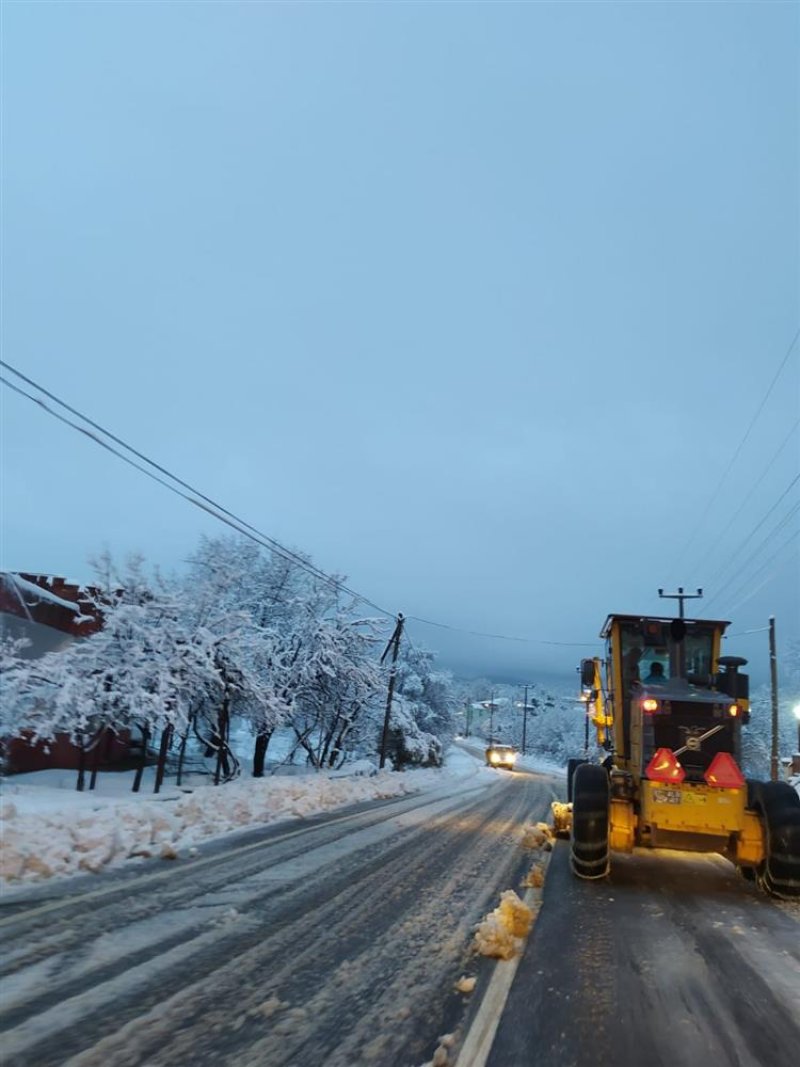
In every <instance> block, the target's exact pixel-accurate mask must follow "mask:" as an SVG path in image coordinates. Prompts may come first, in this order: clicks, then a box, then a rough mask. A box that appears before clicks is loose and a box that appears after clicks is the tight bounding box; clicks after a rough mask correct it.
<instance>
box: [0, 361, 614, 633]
mask: <svg viewBox="0 0 800 1067" xmlns="http://www.w3.org/2000/svg"><path fill="white" fill-rule="evenodd" d="M0 366H3V367H5V368H6V369H7V370H9V371H10V372H11V373H12V374H14V375H16V376H17V377H18V378H19V379H21V380H22V381H24V382H26V383H27V384H28V385H30V386H31V387H32V388H34V389H36V390H37V391H38V392H40V393H41V394H42V395H43V396H46V397H48V399H50V400H52V401H53V402H54V403H56V404H58V405H59V406H60V407H62V408H64V410H66V411H69V412H70V413H71V414H72V415H74V416H76V418H78V419H81V420H82V421H83V422H85V423H86V424H87V426H91V427H92V430H89V429H87V428H86V427H85V426H81V425H79V424H78V423H76V422H74V421H73V420H72V419H68V418H67V417H66V416H64V415H62V414H61V413H60V412H58V411H54V410H53V408H52V407H50V406H49V405H48V404H46V403H45V402H44V401H43V400H42V399H41V397H37V396H33V395H31V394H30V393H29V392H27V391H26V390H25V389H22V388H20V387H19V386H18V385H15V384H13V383H12V382H10V381H8V379H7V378H4V377H2V376H0V382H2V384H3V385H5V386H7V387H8V388H9V389H11V390H13V391H14V392H15V393H18V394H19V395H20V396H23V397H25V398H26V399H27V400H30V401H31V402H32V403H34V404H36V405H37V406H38V407H40V408H41V409H42V410H43V411H45V412H46V413H47V414H48V415H51V416H52V417H53V418H55V419H58V421H59V422H62V423H64V425H66V426H69V427H70V428H71V429H73V430H76V431H77V432H78V433H81V434H83V435H84V436H85V437H87V438H88V439H89V440H90V441H92V442H94V443H95V444H97V445H99V446H100V447H101V448H104V449H105V450H106V451H108V452H110V453H111V454H112V455H114V456H116V457H117V458H118V459H121V460H122V461H123V462H124V463H127V464H128V465H129V466H131V467H133V468H134V469H135V470H137V471H139V472H140V473H141V474H144V475H146V477H148V478H150V479H151V480H153V481H154V482H157V483H158V484H159V485H161V486H163V487H164V488H165V489H168V490H169V491H170V492H171V493H174V494H175V495H176V496H179V497H181V498H182V499H183V500H186V501H187V502H188V503H190V504H193V505H194V506H195V507H197V508H200V510H201V511H205V512H206V513H207V514H208V515H211V516H212V518H215V519H217V520H218V521H220V522H223V523H225V525H226V526H228V527H230V528H231V529H232V530H235V531H236V532H237V533H238V534H240V535H241V536H243V537H246V538H248V539H249V540H251V541H253V542H255V543H256V544H258V545H260V546H261V547H262V548H266V549H269V550H270V551H273V552H275V554H276V555H278V556H280V557H281V558H282V559H284V560H286V561H287V562H289V563H292V564H294V565H295V566H296V567H299V568H300V569H301V570H303V571H305V572H306V573H307V574H309V575H311V576H312V577H313V578H316V579H317V580H319V581H323V582H325V583H327V584H329V585H331V586H333V587H334V588H336V589H338V590H341V591H342V592H344V593H347V594H348V596H351V597H353V598H354V599H355V600H357V601H359V602H361V603H363V604H366V605H368V606H369V607H371V608H373V609H374V610H375V611H377V612H378V613H379V614H381V615H385V616H386V617H387V618H391V619H395V618H396V612H393V611H389V610H388V609H386V608H383V607H381V606H380V605H379V604H376V603H375V602H374V601H373V600H370V599H369V598H368V597H366V596H364V595H363V594H362V593H359V592H357V591H356V590H354V589H352V588H350V586H348V585H346V584H345V583H344V582H342V581H340V580H339V579H336V578H334V577H332V576H331V575H329V574H327V573H326V572H325V571H323V570H321V569H320V568H319V567H316V566H315V565H314V564H312V563H310V562H309V561H308V560H306V559H304V558H303V557H302V556H300V555H298V554H297V553H296V552H292V550H291V549H289V548H287V547H286V546H285V545H283V544H281V542H280V541H277V540H276V539H275V538H273V537H270V536H269V535H268V534H265V533H262V532H261V531H260V530H258V529H257V528H256V527H254V526H252V525H251V524H250V523H248V522H245V520H243V519H240V518H239V517H238V516H237V515H236V514H234V513H233V512H232V511H229V510H228V509H227V508H225V507H223V506H222V505H221V504H218V503H217V502H216V501H214V500H213V499H212V498H211V497H209V496H206V494H205V493H202V492H200V490H198V489H196V488H194V486H192V485H190V484H189V483H188V482H186V481H184V480H183V479H182V478H179V477H178V476H177V475H175V474H173V473H172V472H171V471H170V470H168V469H167V468H166V467H164V466H162V465H161V464H159V463H157V462H156V461H155V460H152V459H150V458H149V457H148V456H146V455H145V454H144V453H142V452H140V451H139V450H138V449H136V448H134V447H133V446H132V445H129V444H128V443H127V442H126V441H124V440H123V439H122V438H121V437H118V436H117V435H116V434H113V433H111V431H109V430H106V429H105V428H104V427H103V426H101V425H100V424H99V423H97V422H95V421H94V420H93V419H91V418H89V417H88V416H87V415H84V414H83V413H82V412H81V411H79V410H78V409H77V408H74V407H72V406H71V405H70V404H67V403H66V401H64V400H62V399H61V398H60V397H58V396H56V394H55V393H52V392H50V391H49V390H47V389H45V388H44V387H43V386H41V385H39V384H38V383H37V382H35V381H33V379H31V378H29V377H27V376H26V375H25V374H23V373H22V372H21V371H19V370H17V369H16V368H15V367H12V366H11V364H9V363H7V362H6V361H5V360H2V359H0ZM93 431H97V432H93ZM99 434H102V435H103V436H104V437H107V438H108V439H109V440H110V441H114V442H115V443H116V444H118V445H119V446H120V447H121V448H123V449H125V450H126V451H127V452H130V453H131V455H134V456H136V457H137V459H140V460H142V461H143V463H145V464H148V465H149V466H150V467H152V468H153V469H154V470H156V471H158V472H159V474H154V473H153V471H151V470H148V469H147V467H145V466H143V465H142V464H141V463H137V462H136V461H135V460H133V459H131V458H130V456H126V455H125V454H124V453H123V452H121V451H120V450H119V449H117V448H114V447H113V446H112V445H110V444H109V443H108V441H104V440H103V439H102V437H100V436H99ZM161 475H164V477H161ZM167 479H169V481H167ZM173 482H174V483H175V484H174V485H173V484H171V483H173ZM178 486H181V487H182V488H177V487H178ZM183 490H187V492H184V491H183ZM190 494H191V495H190ZM406 618H407V619H409V620H413V621H414V622H418V623H420V624H421V625H424V626H434V627H437V628H438V629H442V630H449V631H451V632H453V633H462V634H466V635H468V636H471V637H480V638H489V639H492V640H497V641H511V642H518V643H522V644H532V645H549V646H560V647H567V648H594V647H596V644H597V643H596V642H593V643H592V644H589V643H579V642H569V641H547V640H542V639H538V638H532V637H516V636H509V635H506V634H496V633H483V632H481V631H478V630H467V629H464V628H462V627H458V626H451V625H449V624H447V623H441V622H436V621H434V620H431V619H424V618H420V617H419V616H406Z"/></svg>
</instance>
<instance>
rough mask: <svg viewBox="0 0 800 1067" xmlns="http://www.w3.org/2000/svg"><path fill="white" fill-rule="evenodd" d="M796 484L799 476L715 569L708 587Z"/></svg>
mask: <svg viewBox="0 0 800 1067" xmlns="http://www.w3.org/2000/svg"><path fill="white" fill-rule="evenodd" d="M798 482H800V474H797V475H795V477H794V478H793V479H792V481H791V482H789V484H788V486H787V487H786V488H785V489H784V491H783V492H782V493H781V495H780V496H779V497H778V499H777V500H776V501H775V503H774V504H773V505H772V507H771V508H770V509H769V510H768V511H767V513H766V514H765V515H764V516H763V517H762V518H761V519H760V521H759V522H757V523H756V525H755V526H754V527H753V529H752V530H751V531H750V533H749V534H748V535H747V537H745V539H744V541H742V542H741V543H740V544H739V547H738V548H737V549H736V550H735V551H734V552H733V554H732V555H731V556H729V557H728V560H727V562H726V563H724V564H723V565H722V566H721V567H718V568H717V569H716V571H715V572H714V574H713V575H712V576H711V578H710V579H709V584H710V585H713V584H714V582H715V581H716V580H717V578H719V576H720V575H722V574H724V573H725V572H726V571H727V570H729V569H730V567H731V565H732V563H733V561H734V560H735V559H736V557H737V556H738V555H739V553H740V552H741V551H742V550H743V549H744V548H746V547H747V545H748V543H749V542H750V540H751V539H752V538H753V537H754V536H755V535H756V534H757V533H758V531H759V530H760V529H761V527H762V526H763V525H764V523H765V522H766V521H767V519H768V518H769V517H770V515H771V514H772V513H773V511H775V509H776V508H777V507H778V506H779V504H781V502H782V501H783V500H784V499H785V498H786V497H787V496H788V495H789V493H790V492H791V491H792V489H793V488H794V487H795V486H796V485H797V483H798Z"/></svg>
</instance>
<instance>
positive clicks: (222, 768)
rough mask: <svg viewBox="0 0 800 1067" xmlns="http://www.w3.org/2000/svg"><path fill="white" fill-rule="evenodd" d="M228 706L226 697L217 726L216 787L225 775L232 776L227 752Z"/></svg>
mask: <svg viewBox="0 0 800 1067" xmlns="http://www.w3.org/2000/svg"><path fill="white" fill-rule="evenodd" d="M228 706H229V702H228V698H227V697H225V698H224V699H223V701H222V707H221V708H220V711H219V718H218V720H217V724H218V725H217V735H218V736H217V738H216V740H217V743H218V746H219V747H218V748H217V765H216V768H215V769H214V785H219V783H220V778H221V777H222V775H223V774H224V776H225V777H226V778H227V777H228V775H229V774H230V766H229V764H228V754H227V752H226V748H227V741H228V726H229V724H230V719H229V716H228Z"/></svg>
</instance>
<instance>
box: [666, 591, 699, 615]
mask: <svg viewBox="0 0 800 1067" xmlns="http://www.w3.org/2000/svg"><path fill="white" fill-rule="evenodd" d="M658 595H659V596H660V597H662V598H663V599H664V600H677V601H678V605H679V607H678V612H679V618H681V619H683V618H684V613H683V602H684V600H697V599H699V598H700V597H701V596H702V595H703V590H702V589H698V590H697V592H696V593H684V591H683V586H682V585H679V586H678V592H677V593H665V592H664V590H663V589H659V591H658Z"/></svg>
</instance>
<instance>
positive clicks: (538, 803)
mask: <svg viewBox="0 0 800 1067" xmlns="http://www.w3.org/2000/svg"><path fill="white" fill-rule="evenodd" d="M222 795H223V793H222V791H221V796H222ZM552 795H553V793H552V789H551V785H550V783H549V781H548V780H547V779H545V778H542V777H537V776H535V775H528V774H514V775H510V774H506V773H505V772H498V773H497V780H496V781H495V782H494V783H492V784H491V785H490V786H489V787H488V788H487V787H486V786H484V785H481V786H480V787H476V788H475V789H474V790H473V791H472V792H469V793H464V792H460V793H452V794H450V795H444V794H439V795H436V796H431V795H423V796H416V797H406V798H403V799H401V800H392V801H386V802H383V803H380V804H372V805H368V806H364V807H363V808H361V809H358V810H352V811H350V812H347V813H340V814H339V815H333V816H327V817H320V818H317V819H314V820H310V821H309V823H308V824H299V825H298V824H297V823H291V824H284V825H283V826H282V827H277V828H275V827H273V828H270V829H269V830H259V831H255V832H250V833H247V834H245V835H237V836H236V838H234V839H229V840H227V841H225V842H223V843H217V844H216V845H213V846H208V847H206V848H204V849H203V850H202V852H201V855H200V856H199V857H198V858H196V859H195V860H191V861H189V860H187V861H184V860H180V861H176V862H174V863H165V862H161V863H153V864H150V865H148V866H147V867H140V868H139V869H138V870H136V871H124V872H122V873H121V874H118V875H110V874H109V875H103V876H100V877H98V878H96V879H90V878H82V879H79V880H73V881H72V882H71V883H69V884H61V885H58V886H56V885H49V886H43V887H42V888H41V889H40V890H38V891H37V892H36V893H34V894H33V895H32V896H31V894H28V895H26V897H25V898H24V899H23V900H21V901H16V902H15V901H14V900H13V897H11V898H7V899H6V901H5V902H4V904H3V908H2V909H1V910H0V952H1V953H2V969H1V970H0V981H1V982H2V984H1V985H0V1027H2V1031H3V1033H2V1039H1V1040H2V1050H3V1054H4V1055H3V1063H4V1067H23V1065H24V1067H34V1065H35V1067H50V1065H65V1064H66V1065H69V1067H101V1065H102V1067H109V1065H113V1067H141V1065H147V1067H166V1065H181V1067H189V1065H191V1067H202V1065H205V1064H213V1065H214V1067H223V1065H226V1064H228V1065H234V1064H235V1065H237V1067H250V1065H253V1067H255V1065H259V1067H265V1065H269V1067H280V1065H283V1064H291V1065H292V1067H312V1065H313V1067H319V1065H320V1064H324V1065H326V1067H356V1065H361V1064H364V1065H369V1067H400V1065H404V1067H405V1065H407V1067H414V1065H415V1064H420V1063H422V1062H424V1061H425V1060H428V1059H430V1057H431V1056H432V1054H433V1051H434V1049H435V1048H436V1044H437V1039H438V1037H439V1035H440V1034H442V1033H443V1032H445V1031H446V1030H452V1029H455V1028H456V1027H457V1026H458V1025H459V1023H462V1022H463V1020H464V1017H465V1013H466V1012H467V1010H468V1003H469V998H464V997H463V996H461V995H459V994H456V993H454V991H453V983H454V982H455V981H456V980H457V979H458V978H459V977H460V975H461V974H463V973H475V972H476V969H477V968H478V965H477V964H476V961H475V960H474V958H473V957H472V956H471V955H470V950H469V945H470V941H471V938H472V933H473V927H474V925H475V923H477V922H478V921H479V920H480V919H481V918H482V917H483V915H484V914H485V913H486V912H487V911H489V910H491V909H492V908H493V907H494V906H495V905H496V904H497V902H498V895H499V893H500V892H501V891H502V890H504V889H507V888H510V887H514V886H517V885H518V883H519V879H520V877H521V875H522V873H523V871H524V869H526V867H527V866H528V865H529V859H530V857H529V854H526V853H525V852H524V850H523V849H521V848H520V845H519V839H520V830H521V827H522V825H523V824H524V823H525V822H527V821H530V820H536V819H540V818H543V817H545V815H546V813H547V811H548V808H549V802H550V799H551V798H552ZM484 966H490V965H489V964H488V963H486V964H485V965H484Z"/></svg>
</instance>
